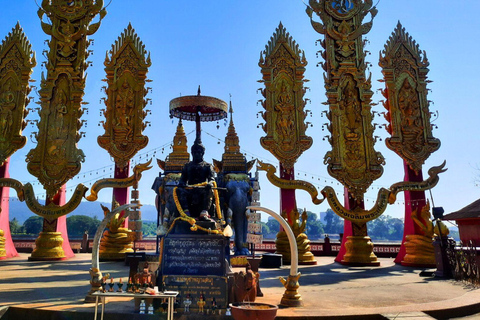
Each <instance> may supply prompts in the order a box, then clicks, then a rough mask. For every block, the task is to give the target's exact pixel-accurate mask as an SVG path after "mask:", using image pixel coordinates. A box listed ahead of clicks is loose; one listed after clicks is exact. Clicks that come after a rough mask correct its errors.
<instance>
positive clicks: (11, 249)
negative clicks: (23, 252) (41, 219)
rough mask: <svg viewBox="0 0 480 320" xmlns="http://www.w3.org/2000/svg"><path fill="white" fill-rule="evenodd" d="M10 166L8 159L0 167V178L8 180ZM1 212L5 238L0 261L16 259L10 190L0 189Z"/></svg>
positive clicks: (0, 219) (1, 223)
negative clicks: (12, 233)
mask: <svg viewBox="0 0 480 320" xmlns="http://www.w3.org/2000/svg"><path fill="white" fill-rule="evenodd" d="M9 166H10V158H8V159H7V160H6V161H5V163H4V164H3V166H0V178H10V174H9V172H8V169H9ZM0 199H1V204H0V205H1V210H2V211H1V212H0V230H3V237H4V238H5V246H4V250H5V255H2V256H0V260H3V259H8V258H13V257H18V252H17V249H15V245H14V244H13V240H12V235H11V233H10V218H9V209H10V188H6V187H4V188H0Z"/></svg>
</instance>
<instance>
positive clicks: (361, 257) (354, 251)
mask: <svg viewBox="0 0 480 320" xmlns="http://www.w3.org/2000/svg"><path fill="white" fill-rule="evenodd" d="M345 249H346V250H347V252H346V253H345V255H344V256H343V260H342V261H341V264H344V265H351V266H379V265H380V261H378V260H377V256H376V255H375V254H374V253H373V243H372V241H371V239H370V237H369V236H349V237H347V242H345Z"/></svg>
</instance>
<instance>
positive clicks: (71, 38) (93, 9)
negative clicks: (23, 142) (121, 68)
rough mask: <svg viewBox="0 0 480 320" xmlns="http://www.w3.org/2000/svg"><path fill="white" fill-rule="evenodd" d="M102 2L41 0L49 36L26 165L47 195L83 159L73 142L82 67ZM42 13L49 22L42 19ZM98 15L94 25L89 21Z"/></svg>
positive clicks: (81, 91)
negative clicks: (33, 142)
mask: <svg viewBox="0 0 480 320" xmlns="http://www.w3.org/2000/svg"><path fill="white" fill-rule="evenodd" d="M102 8H103V1H102V0H91V1H70V2H68V1H59V0H51V1H47V0H44V1H42V6H41V8H40V9H39V10H38V16H39V17H40V19H42V22H41V25H42V29H43V31H44V32H45V33H46V34H47V35H50V36H51V39H50V40H49V41H48V43H49V51H48V56H47V58H48V60H47V63H46V69H47V77H46V78H45V76H44V75H43V74H42V81H41V84H40V86H41V90H40V91H39V94H40V104H41V111H40V112H39V114H40V121H39V122H38V124H37V125H38V133H36V134H35V137H36V140H37V146H36V147H35V148H34V149H32V150H30V152H29V153H28V155H27V160H26V161H27V162H28V165H27V169H28V171H29V172H30V173H31V174H32V175H34V176H35V177H37V178H38V180H39V181H40V183H41V184H42V185H43V187H44V189H45V190H46V192H47V197H48V198H52V197H53V196H54V195H55V194H56V193H57V191H58V190H59V189H60V187H61V186H62V185H63V184H65V183H66V182H67V181H68V180H70V179H71V178H72V177H74V176H75V175H76V174H77V173H78V172H79V171H80V169H81V162H83V161H84V157H85V156H84V154H83V152H82V150H80V149H78V148H77V142H78V141H79V140H80V138H81V136H82V133H80V132H79V129H80V128H81V127H82V125H83V121H81V120H80V117H81V116H82V115H83V112H84V109H82V97H83V94H84V88H85V70H86V69H87V67H88V65H89V63H88V62H87V61H86V58H87V57H88V55H89V52H88V46H89V44H90V42H89V41H87V36H89V35H92V34H93V33H95V32H96V31H97V30H98V28H99V27H100V21H101V20H102V19H103V17H104V16H105V15H106V11H105V9H102ZM45 15H46V16H47V18H48V20H49V21H51V24H48V23H46V22H43V18H44V16H45ZM98 15H99V20H100V21H98V22H96V23H93V24H90V23H91V22H92V20H93V19H94V18H95V17H96V16H98Z"/></svg>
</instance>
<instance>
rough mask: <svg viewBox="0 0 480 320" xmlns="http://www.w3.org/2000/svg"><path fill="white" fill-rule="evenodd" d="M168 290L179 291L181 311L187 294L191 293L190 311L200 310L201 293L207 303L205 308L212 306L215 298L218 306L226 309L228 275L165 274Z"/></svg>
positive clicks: (164, 278)
mask: <svg viewBox="0 0 480 320" xmlns="http://www.w3.org/2000/svg"><path fill="white" fill-rule="evenodd" d="M163 283H165V288H166V290H173V291H178V292H179V296H178V302H179V303H180V308H179V311H183V307H184V305H185V304H184V301H185V299H186V298H187V294H188V295H190V300H191V301H192V304H191V305H190V312H196V311H197V310H198V305H197V302H198V300H199V298H200V294H203V296H204V298H205V301H206V305H205V310H206V309H207V308H208V309H210V308H211V306H212V301H213V298H215V302H216V303H217V308H221V309H224V308H226V306H227V301H228V283H227V277H219V276H164V277H163Z"/></svg>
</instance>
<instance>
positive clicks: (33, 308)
mask: <svg viewBox="0 0 480 320" xmlns="http://www.w3.org/2000/svg"><path fill="white" fill-rule="evenodd" d="M316 260H317V262H318V264H317V265H313V266H300V268H299V271H300V272H301V273H302V276H301V278H300V285H301V286H300V289H299V292H300V294H301V295H302V300H303V304H304V306H303V307H300V308H280V309H279V310H278V313H277V319H286V318H289V319H307V318H308V319H314V318H315V319H409V320H410V319H456V318H459V319H460V318H461V319H479V318H480V290H479V289H478V288H474V287H472V286H471V285H469V284H466V283H462V282H456V281H454V280H445V279H438V278H434V277H432V276H431V274H432V272H433V271H434V270H424V269H415V268H408V267H403V266H401V265H396V264H394V263H393V259H390V258H380V259H379V260H380V262H381V265H380V267H348V266H343V265H341V264H339V263H336V262H334V261H333V257H316ZM90 267H91V254H77V255H76V256H75V257H74V258H72V259H69V260H65V261H59V262H44V261H41V262H40V261H28V254H25V253H21V254H20V256H19V257H16V258H13V259H8V260H4V261H2V262H1V264H0V274H1V275H2V276H1V279H0V286H1V288H2V289H1V290H0V319H2V320H3V319H16V320H20V319H93V318H94V306H95V304H94V303H93V304H92V303H90V304H85V303H83V300H84V298H85V295H86V293H87V292H88V290H89V287H90V285H89V278H90V276H89V273H88V270H89V269H90ZM240 270H241V269H240V268H238V269H237V268H236V269H235V270H234V271H240ZM101 271H102V273H104V274H105V273H110V274H111V276H112V277H113V278H115V279H118V278H120V277H123V278H124V279H125V278H126V277H127V275H128V266H125V264H124V263H122V262H102V263H101ZM288 273H289V266H283V267H281V268H274V269H260V274H261V280H260V285H261V290H262V292H263V293H264V297H258V298H257V302H262V303H269V304H275V305H278V304H279V303H280V300H281V298H282V295H283V293H284V291H285V289H284V287H283V286H282V284H281V283H280V281H279V280H278V278H279V277H280V276H283V277H286V276H287V275H288ZM194 303H195V302H194ZM182 310H183V306H182ZM161 316H163V317H165V314H163V315H161ZM207 317H208V318H216V319H231V317H227V316H225V315H221V316H220V315H215V316H212V315H199V314H195V313H190V314H186V315H184V314H181V313H177V314H176V315H175V319H202V318H207ZM98 318H99V319H100V316H99V317H98ZM150 318H152V319H153V318H157V319H158V318H159V315H158V314H156V315H154V316H150V315H140V314H135V313H134V302H133V300H132V299H128V298H118V299H117V298H115V299H112V298H109V299H108V302H107V304H106V309H105V317H104V319H150ZM252 320H253V319H252Z"/></svg>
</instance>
